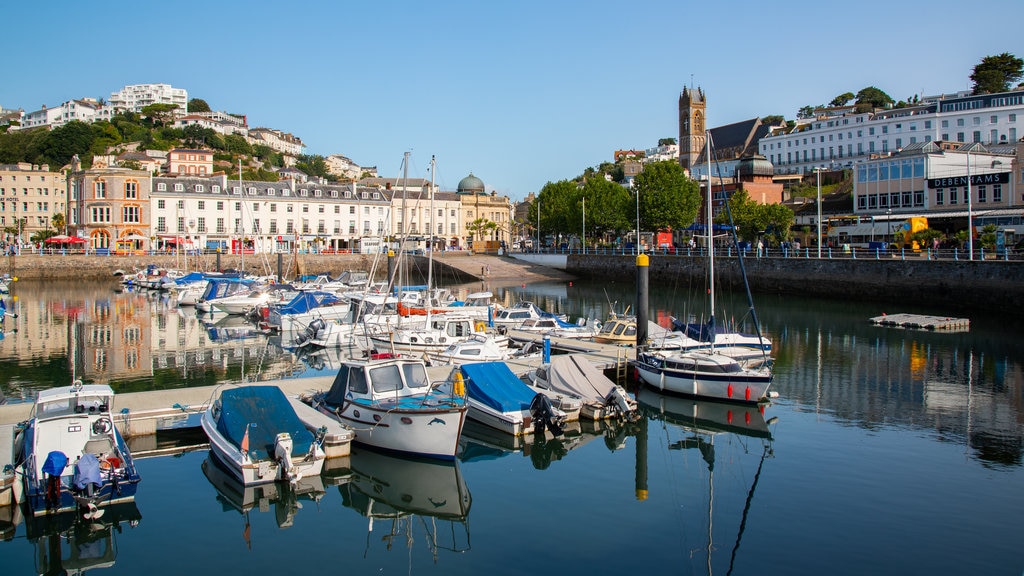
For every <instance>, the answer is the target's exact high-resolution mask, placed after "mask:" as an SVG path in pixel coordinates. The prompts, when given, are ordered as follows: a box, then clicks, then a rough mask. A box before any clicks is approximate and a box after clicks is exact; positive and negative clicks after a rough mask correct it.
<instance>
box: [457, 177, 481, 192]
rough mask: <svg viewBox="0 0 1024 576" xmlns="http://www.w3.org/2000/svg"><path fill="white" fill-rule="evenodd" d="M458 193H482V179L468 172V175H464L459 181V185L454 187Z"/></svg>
mask: <svg viewBox="0 0 1024 576" xmlns="http://www.w3.org/2000/svg"><path fill="white" fill-rule="evenodd" d="M456 192H458V193H459V194H483V193H484V181H483V180H481V179H479V178H477V177H476V176H473V173H472V172H470V173H469V176H466V177H465V178H463V179H462V180H460V181H459V187H458V188H457V189H456Z"/></svg>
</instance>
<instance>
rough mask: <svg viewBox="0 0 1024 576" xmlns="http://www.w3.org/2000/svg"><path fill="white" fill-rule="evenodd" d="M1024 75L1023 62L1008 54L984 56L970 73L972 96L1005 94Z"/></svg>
mask: <svg viewBox="0 0 1024 576" xmlns="http://www.w3.org/2000/svg"><path fill="white" fill-rule="evenodd" d="M1022 75H1024V60H1021V59H1020V58H1017V57H1016V56H1014V55H1013V54H1010V53H1009V52H1003V53H1002V54H1000V55H998V56H985V57H984V58H982V59H981V62H980V63H979V64H978V65H977V66H975V67H974V71H973V72H971V81H972V82H974V92H973V93H974V94H994V93H996V92H1006V91H1008V90H1009V89H1010V86H1011V85H1013V84H1014V83H1015V82H1017V81H1018V80H1020V78H1021V76H1022Z"/></svg>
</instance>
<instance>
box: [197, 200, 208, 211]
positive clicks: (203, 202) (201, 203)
mask: <svg viewBox="0 0 1024 576" xmlns="http://www.w3.org/2000/svg"><path fill="white" fill-rule="evenodd" d="M198 204H199V209H200V210H206V201H204V200H200V201H199V203H198Z"/></svg>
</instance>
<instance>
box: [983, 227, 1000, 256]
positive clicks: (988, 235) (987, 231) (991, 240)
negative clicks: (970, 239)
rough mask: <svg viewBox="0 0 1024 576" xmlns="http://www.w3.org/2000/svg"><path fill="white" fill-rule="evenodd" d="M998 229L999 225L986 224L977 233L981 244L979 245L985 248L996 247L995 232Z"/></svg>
mask: <svg viewBox="0 0 1024 576" xmlns="http://www.w3.org/2000/svg"><path fill="white" fill-rule="evenodd" d="M998 231H999V227H998V226H996V225H995V224H986V225H985V227H984V228H982V229H981V233H980V234H979V235H978V243H980V244H981V247H982V248H984V249H986V250H992V249H994V248H995V247H996V233H997V232H998Z"/></svg>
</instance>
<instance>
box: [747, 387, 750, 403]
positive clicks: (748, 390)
mask: <svg viewBox="0 0 1024 576" xmlns="http://www.w3.org/2000/svg"><path fill="white" fill-rule="evenodd" d="M746 398H747V400H750V386H747V394H746Z"/></svg>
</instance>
